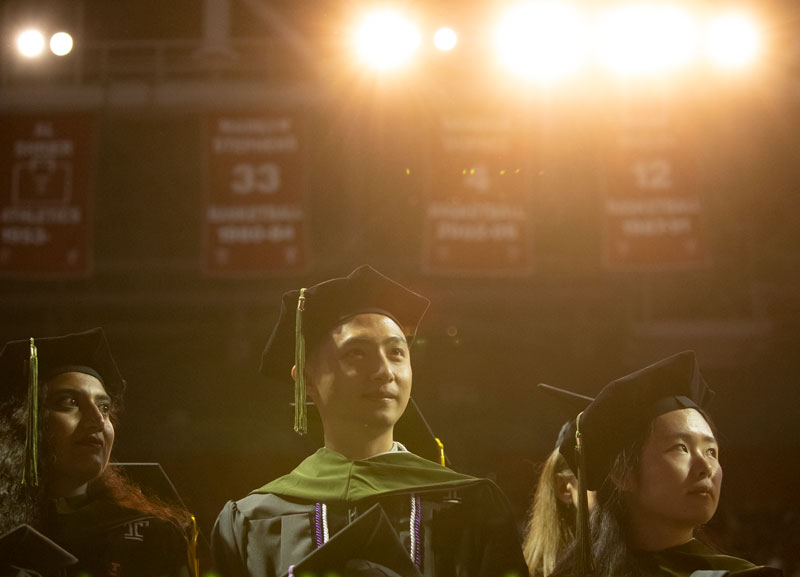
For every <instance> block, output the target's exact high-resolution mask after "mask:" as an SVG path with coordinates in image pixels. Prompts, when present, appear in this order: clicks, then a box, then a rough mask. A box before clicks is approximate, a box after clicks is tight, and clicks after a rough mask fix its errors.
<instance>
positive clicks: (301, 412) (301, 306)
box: [294, 288, 308, 435]
mask: <svg viewBox="0 0 800 577" xmlns="http://www.w3.org/2000/svg"><path fill="white" fill-rule="evenodd" d="M305 308H306V289H304V288H303V289H300V296H299V297H298V299H297V314H296V316H295V333H294V337H295V340H294V366H295V373H294V432H295V433H297V434H299V435H305V434H306V433H307V432H308V417H307V415H306V376H305V370H306V339H305V337H304V336H303V311H304V310H305Z"/></svg>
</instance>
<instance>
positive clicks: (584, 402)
mask: <svg viewBox="0 0 800 577" xmlns="http://www.w3.org/2000/svg"><path fill="white" fill-rule="evenodd" d="M536 387H537V388H538V389H539V390H540V391H543V392H544V393H547V394H548V395H549V396H551V397H553V398H555V399H556V400H557V401H559V403H560V404H561V405H563V407H564V413H566V414H567V416H568V419H567V421H566V422H565V423H564V424H563V425H562V426H561V430H560V431H559V432H558V437H557V438H556V448H557V449H561V448H562V447H564V446H567V445H569V444H570V443H571V444H572V445H574V444H575V417H576V416H577V415H578V413H580V412H581V411H583V410H584V409H586V407H588V406H589V403H591V402H592V401H593V400H594V399H593V398H592V397H587V396H586V395H581V394H579V393H573V392H572V391H568V390H566V389H561V388H559V387H553V386H552V385H546V384H544V383H539V384H538V385H536ZM565 450H566V449H565ZM562 453H564V451H562ZM567 463H568V464H569V466H570V468H571V469H572V470H573V471H577V464H576V463H574V462H572V461H570V460H569V459H568V460H567Z"/></svg>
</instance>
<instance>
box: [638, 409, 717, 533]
mask: <svg viewBox="0 0 800 577" xmlns="http://www.w3.org/2000/svg"><path fill="white" fill-rule="evenodd" d="M721 484H722V467H721V466H720V463H719V447H718V445H717V441H716V439H715V438H714V433H713V432H712V430H711V427H710V426H709V424H708V422H707V421H706V420H705V418H703V416H702V415H701V414H700V413H699V412H698V411H696V410H695V409H682V410H679V411H672V412H670V413H666V414H664V415H660V416H659V417H656V419H654V421H653V429H652V432H651V434H650V437H649V438H648V439H647V441H645V443H644V445H643V447H642V459H641V468H640V471H639V474H638V475H637V476H636V478H635V479H634V480H633V482H631V483H630V484H629V487H627V489H628V490H627V491H626V503H627V505H628V511H629V515H630V517H631V521H632V525H633V526H634V527H651V528H654V529H655V528H659V529H661V528H663V529H668V530H669V529H676V530H678V529H679V530H681V531H686V530H692V529H694V528H695V527H697V526H698V525H702V524H703V523H706V522H708V521H709V520H710V519H711V517H713V516H714V513H715V511H716V510H717V504H718V503H719V492H720V486H721Z"/></svg>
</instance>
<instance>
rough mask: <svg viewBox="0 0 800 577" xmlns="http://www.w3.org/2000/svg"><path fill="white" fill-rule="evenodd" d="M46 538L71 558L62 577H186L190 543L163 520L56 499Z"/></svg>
mask: <svg viewBox="0 0 800 577" xmlns="http://www.w3.org/2000/svg"><path fill="white" fill-rule="evenodd" d="M56 507H57V512H56V514H55V519H54V523H53V527H52V531H49V532H48V536H49V537H50V538H52V539H53V541H55V542H56V543H58V544H59V545H60V546H61V547H63V548H64V549H66V550H67V551H69V552H70V553H72V554H73V555H75V557H77V558H78V563H77V564H75V565H73V566H71V567H69V568H68V569H67V571H66V575H67V576H69V577H71V576H85V575H89V576H91V577H188V576H189V575H191V571H190V569H189V557H188V542H187V539H186V537H185V536H184V534H183V532H182V531H181V530H180V529H179V528H178V527H176V526H175V525H173V524H172V523H170V522H168V521H165V520H163V519H160V518H157V517H153V516H152V515H148V514H145V513H142V512H140V511H134V510H131V509H126V508H123V507H120V506H119V505H116V504H115V503H112V502H109V501H105V500H101V499H94V500H88V501H87V500H86V499H85V498H83V499H78V500H74V499H60V500H59V502H57V504H56Z"/></svg>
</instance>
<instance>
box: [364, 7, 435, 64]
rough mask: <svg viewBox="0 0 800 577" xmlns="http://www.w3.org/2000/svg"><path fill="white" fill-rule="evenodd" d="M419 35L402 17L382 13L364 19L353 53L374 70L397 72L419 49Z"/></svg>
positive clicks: (411, 24)
mask: <svg viewBox="0 0 800 577" xmlns="http://www.w3.org/2000/svg"><path fill="white" fill-rule="evenodd" d="M419 44H420V33H419V30H417V28H416V26H414V24H413V23H412V22H411V21H409V20H408V19H407V18H405V17H404V16H403V15H401V14H399V13H397V12H393V11H389V10H384V11H380V12H373V13H371V14H369V15H367V16H366V17H365V18H364V19H363V20H362V22H361V24H360V26H359V27H358V29H357V30H356V33H355V46H356V51H357V53H358V55H359V57H360V58H361V60H363V61H364V62H365V63H367V64H368V65H369V66H371V67H373V68H379V69H390V68H397V67H399V66H402V65H403V64H405V63H407V62H408V61H409V60H410V59H411V57H412V56H413V55H414V53H415V52H416V51H417V48H419Z"/></svg>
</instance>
